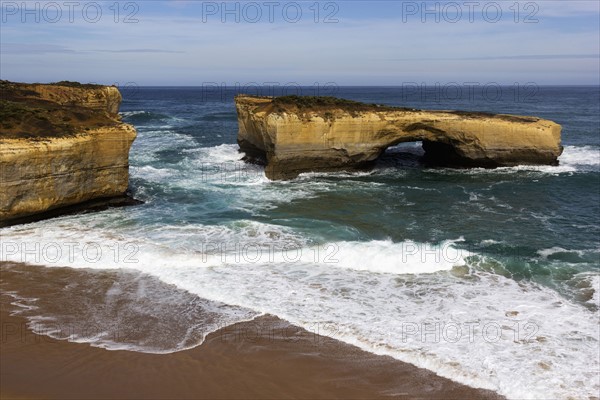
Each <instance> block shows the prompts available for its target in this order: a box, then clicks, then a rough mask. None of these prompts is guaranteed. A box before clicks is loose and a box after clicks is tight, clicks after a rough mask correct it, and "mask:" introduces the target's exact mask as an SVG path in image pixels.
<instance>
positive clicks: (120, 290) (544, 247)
mask: <svg viewBox="0 0 600 400" xmlns="http://www.w3.org/2000/svg"><path fill="white" fill-rule="evenodd" d="M415 90H416V91H415ZM494 90H496V89H494ZM233 94H234V93H231V92H228V93H224V94H215V93H214V92H211V93H208V92H207V91H205V90H203V89H202V88H193V87H189V88H188V87H182V88H159V87H141V88H137V89H136V90H132V91H125V98H124V102H123V104H122V107H121V114H122V116H123V120H124V121H125V122H129V123H131V124H133V125H135V127H136V128H137V130H138V138H137V140H136V141H135V143H134V145H133V147H132V149H131V156H130V163H131V168H130V173H131V180H130V189H131V192H132V194H133V196H134V197H136V198H138V199H141V200H143V201H145V204H144V205H141V206H137V207H128V208H119V209H111V210H107V211H103V212H99V213H93V214H85V215H75V216H65V217H61V218H57V219H52V220H47V221H42V222H38V223H34V224H29V225H23V226H15V227H11V228H5V229H2V230H0V234H1V236H2V242H3V246H5V247H4V248H3V253H4V254H3V259H4V260H9V261H26V262H27V263H28V264H34V265H42V266H46V267H59V266H66V267H73V268H74V269H61V268H41V269H36V270H31V269H27V268H22V269H19V268H16V267H15V268H13V269H9V270H8V271H6V272H4V273H6V274H12V275H13V276H14V277H18V279H20V280H21V281H22V282H28V280H29V282H30V283H29V285H30V286H31V287H32V288H38V289H39V291H40V292H39V293H40V294H38V295H37V296H35V298H34V297H32V296H29V295H27V293H18V292H11V293H12V294H13V296H14V297H15V299H17V302H18V304H20V305H21V306H22V309H23V311H22V312H23V315H25V316H27V317H28V318H29V320H30V321H31V323H32V326H34V327H35V329H37V330H38V331H39V332H41V333H46V334H49V335H52V336H54V337H60V338H68V339H70V340H73V341H81V342H90V343H91V344H92V345H94V346H100V347H105V348H107V349H129V350H133V351H140V352H151V353H165V352H174V351H178V350H181V349H186V348H190V347H194V346H198V345H200V344H201V343H202V340H203V338H204V337H205V335H206V334H207V333H209V332H211V331H214V330H216V329H218V328H220V327H224V326H228V325H230V324H233V323H236V322H239V321H244V320H251V319H253V318H255V317H256V316H259V315H263V314H267V313H268V314H273V315H276V316H278V317H280V318H282V319H285V320H287V321H289V322H291V323H293V324H296V325H299V326H301V327H304V328H306V329H307V330H309V331H311V332H315V333H319V334H321V335H327V336H331V337H334V338H336V339H339V340H341V341H344V342H347V343H350V344H353V345H356V346H359V347H360V348H362V349H365V350H367V351H371V352H374V353H377V354H386V355H390V356H392V357H395V358H397V359H399V360H402V361H406V362H409V363H413V364H415V365H417V366H419V367H423V368H427V369H430V370H432V371H435V372H436V373H438V374H439V375H441V376H444V377H448V378H450V379H452V380H455V381H458V382H461V383H465V384H468V385H471V386H476V387H482V388H487V389H491V390H494V391H497V392H498V393H500V394H503V395H506V396H507V397H509V398H519V399H523V398H538V399H542V398H543V399H550V398H552V399H554V398H559V399H566V398H588V397H590V396H598V393H599V390H600V382H599V379H600V378H599V373H600V369H599V368H600V360H599V348H600V342H599V336H600V330H599V329H600V328H599V326H600V324H599V322H600V318H599V309H600V91H599V88H598V87H539V88H537V89H536V90H534V91H525V92H521V93H520V95H519V96H515V92H514V89H513V88H510V87H505V88H504V92H503V93H502V94H500V95H498V93H496V92H494V93H487V94H485V95H484V94H482V91H481V90H477V91H475V93H474V94H473V95H472V96H471V95H470V94H469V93H468V92H467V91H464V92H463V93H462V95H461V96H456V95H455V93H454V94H453V93H452V92H450V91H442V89H439V88H434V87H430V88H429V91H427V90H425V91H423V89H415V88H413V89H411V90H410V93H407V90H406V88H405V89H404V90H402V89H401V88H393V87H389V88H383V87H340V88H337V89H336V91H335V93H333V92H332V93H329V94H335V95H336V96H338V97H343V98H348V99H352V100H358V101H364V102H374V103H380V104H388V105H396V106H404V107H414V108H424V109H458V110H477V111H488V112H494V113H510V114H519V115H533V116H539V117H543V118H547V119H550V120H553V121H555V122H557V123H559V124H561V125H562V127H563V131H562V141H563V145H564V152H563V155H562V156H561V157H560V165H559V166H555V167H553V166H519V167H511V168H498V169H493V170H487V169H470V170H456V169H445V168H428V167H425V166H423V165H422V164H421V163H420V156H421V155H422V149H421V146H420V143H404V144H401V145H398V146H396V147H393V148H390V149H388V150H387V152H386V153H385V155H384V156H383V157H382V158H381V159H380V160H379V162H378V163H377V165H376V167H375V168H374V169H373V170H372V171H368V172H361V173H319V174H317V173H311V174H303V175H301V176H300V177H299V178H297V179H295V180H292V181H288V182H271V181H268V180H267V179H266V178H265V177H264V174H263V172H262V169H261V167H259V166H255V165H248V164H245V163H244V162H242V161H240V158H241V156H242V155H241V154H240V153H238V146H237V144H236V135H237V119H236V112H235V107H234V104H233ZM302 94H307V95H310V94H314V93H313V91H311V89H310V88H304V92H303V93H302ZM14 244H18V245H19V246H23V245H25V246H26V250H27V249H28V250H27V251H28V252H29V253H27V251H26V252H23V250H22V248H21V249H20V251H13V250H14V247H10V246H12V245H14ZM6 246H9V247H6ZM27 246H29V247H27ZM36 246H38V247H36ZM9 250H10V251H9ZM40 254H41V256H39V255H40ZM40 277H44V279H40ZM4 289H5V290H8V291H10V290H11V288H10V287H5V288H4ZM66 326H69V327H70V328H69V329H65V327H66ZM53 327H54V328H53Z"/></svg>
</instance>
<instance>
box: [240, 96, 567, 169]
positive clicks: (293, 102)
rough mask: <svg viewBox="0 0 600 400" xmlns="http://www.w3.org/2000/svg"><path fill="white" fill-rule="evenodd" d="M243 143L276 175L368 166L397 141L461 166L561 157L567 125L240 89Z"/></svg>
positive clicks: (251, 155) (441, 162)
mask: <svg viewBox="0 0 600 400" xmlns="http://www.w3.org/2000/svg"><path fill="white" fill-rule="evenodd" d="M235 104H236V109H237V113H238V122H239V132H238V143H239V145H240V149H241V151H243V152H245V153H246V156H247V159H248V160H253V161H257V160H258V161H261V160H262V161H264V162H265V163H266V169H265V173H266V175H267V177H268V178H270V179H290V178H294V177H296V176H297V175H298V174H299V173H302V172H308V171H336V170H353V169H363V168H368V167H370V166H372V165H373V163H374V161H375V160H376V159H377V158H378V157H379V156H380V155H381V154H382V153H383V152H384V151H385V149H386V148H388V147H389V146H394V145H396V144H398V143H402V142H414V141H422V142H423V148H424V150H425V153H426V156H425V157H426V160H427V161H429V162H430V163H434V164H438V165H446V166H456V167H498V166H511V165H518V164H548V165H556V164H558V161H557V159H558V156H559V155H560V154H561V152H562V146H561V145H560V132H561V127H560V125H558V124H556V123H554V122H552V121H548V120H544V119H540V118H536V117H523V116H513V115H503V114H487V113H478V112H460V111H425V110H414V109H406V108H396V107H386V106H379V105H373V104H363V103H358V102H353V101H349V100H343V99H335V98H327V97H298V96H286V97H278V98H270V97H255V96H246V95H239V96H237V97H236V99H235Z"/></svg>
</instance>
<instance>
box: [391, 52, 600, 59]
mask: <svg viewBox="0 0 600 400" xmlns="http://www.w3.org/2000/svg"><path fill="white" fill-rule="evenodd" d="M586 58H591V59H596V60H598V59H600V54H523V55H512V56H485V57H453V58H449V57H448V58H442V57H440V58H392V59H389V60H388V61H487V60H490V61H492V60H577V59H586Z"/></svg>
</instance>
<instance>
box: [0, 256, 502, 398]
mask: <svg viewBox="0 0 600 400" xmlns="http://www.w3.org/2000/svg"><path fill="white" fill-rule="evenodd" d="M2 265H3V263H0V267H1V266H2ZM17 291H18V288H17ZM0 297H1V303H0V306H1V314H0V322H1V326H2V339H1V343H0V347H1V351H0V366H1V368H0V378H1V381H2V387H1V389H0V397H2V398H3V399H19V398H65V399H66V398H79V399H86V398H87V399H91V398H156V399H159V398H182V399H183V398H194V399H196V398H222V399H224V398H228V399H230V398H247V399H249V398H261V399H263V398H345V399H347V398H389V397H396V398H411V399H464V398H469V399H502V398H503V397H502V396H499V395H498V394H496V393H494V392H491V391H488V390H481V389H475V388H471V387H468V386H465V385H462V384H459V383H456V382H453V381H451V380H449V379H446V378H442V377H439V376H437V375H435V374H434V373H433V372H431V371H427V370H424V369H420V368H417V367H415V366H413V365H410V364H407V363H403V362H401V361H398V360H395V359H393V358H391V357H387V356H379V355H375V354H372V353H369V352H366V351H363V350H361V349H358V348H357V347H354V346H352V345H349V344H346V343H343V342H340V341H337V340H335V339H331V338H328V337H324V336H320V335H317V334H315V333H312V332H308V331H306V330H304V329H302V328H299V327H296V326H293V325H291V324H289V323H287V322H286V321H283V320H281V319H279V318H276V317H274V316H270V315H266V316H261V317H258V318H256V319H254V320H252V321H249V322H241V323H237V324H234V325H231V326H228V327H226V328H223V329H220V330H218V331H216V332H213V333H211V334H209V335H208V336H207V337H206V340H205V341H204V343H203V344H202V345H200V346H198V347H195V348H192V349H189V350H184V351H180V352H175V353H168V354H147V353H138V352H131V351H122V350H116V351H109V350H105V349H102V348H97V347H92V346H90V345H89V344H87V343H73V342H67V341H65V340H56V339H53V338H50V337H48V336H45V335H37V334H35V333H33V332H32V330H31V329H29V328H28V327H27V320H26V319H25V318H24V317H22V316H19V315H18V314H16V315H11V313H14V311H15V309H16V307H15V306H14V305H11V304H10V303H11V301H13V300H12V298H11V297H10V296H9V295H7V294H4V293H3V294H2V295H1V296H0Z"/></svg>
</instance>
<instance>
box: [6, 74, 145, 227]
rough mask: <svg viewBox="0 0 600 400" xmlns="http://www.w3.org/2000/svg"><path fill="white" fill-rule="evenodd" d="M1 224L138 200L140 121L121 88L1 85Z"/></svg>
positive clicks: (76, 85)
mask: <svg viewBox="0 0 600 400" xmlns="http://www.w3.org/2000/svg"><path fill="white" fill-rule="evenodd" d="M0 88H1V89H2V100H1V104H0V116H1V117H2V118H1V122H0V188H1V189H0V226H6V225H10V224H13V223H18V222H22V221H27V220H29V219H31V220H34V219H39V218H37V217H39V216H43V215H56V214H60V210H65V211H66V210H79V209H80V208H81V207H78V206H83V207H88V206H93V207H101V206H102V205H103V204H104V205H123V204H131V203H132V201H131V199H129V198H128V197H127V196H126V195H125V192H126V190H127V187H128V182H129V148H130V147H131V144H132V143H133V141H134V139H135V137H136V131H135V129H134V127H133V126H131V125H128V124H125V123H122V122H121V120H120V117H119V115H118V109H119V105H120V102H121V95H120V93H119V91H118V89H117V88H115V87H105V86H97V85H79V84H75V83H71V82H68V83H59V84H54V85H39V84H33V85H28V84H16V83H10V82H6V81H3V82H0Z"/></svg>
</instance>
